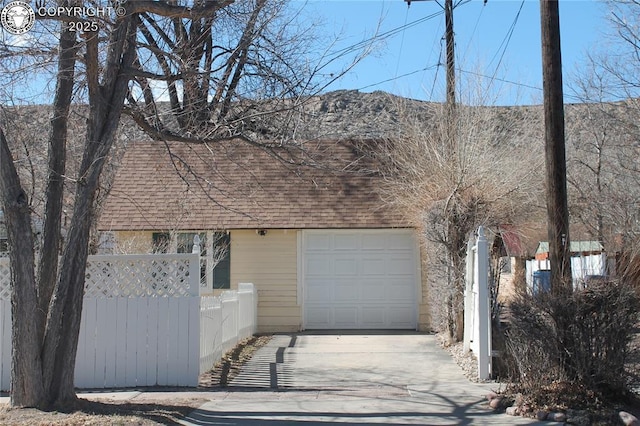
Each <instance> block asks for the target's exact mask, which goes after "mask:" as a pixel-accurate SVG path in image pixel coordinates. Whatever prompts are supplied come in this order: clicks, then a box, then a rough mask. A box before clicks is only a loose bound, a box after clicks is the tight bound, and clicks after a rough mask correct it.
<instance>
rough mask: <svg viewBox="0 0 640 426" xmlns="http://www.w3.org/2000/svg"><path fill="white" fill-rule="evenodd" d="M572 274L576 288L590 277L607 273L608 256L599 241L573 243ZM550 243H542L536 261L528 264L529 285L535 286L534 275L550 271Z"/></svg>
mask: <svg viewBox="0 0 640 426" xmlns="http://www.w3.org/2000/svg"><path fill="white" fill-rule="evenodd" d="M569 250H570V252H571V274H572V275H573V282H574V286H576V285H577V284H579V283H584V281H585V280H586V279H587V278H588V277H589V276H602V275H606V273H607V256H606V253H605V250H604V247H603V245H602V244H601V243H600V242H599V241H571V242H570V243H569ZM549 269H551V264H550V261H549V242H548V241H542V242H540V243H539V244H538V248H537V249H536V253H535V259H534V260H531V261H528V262H527V284H528V285H529V286H531V285H532V284H533V273H534V272H535V271H538V270H549Z"/></svg>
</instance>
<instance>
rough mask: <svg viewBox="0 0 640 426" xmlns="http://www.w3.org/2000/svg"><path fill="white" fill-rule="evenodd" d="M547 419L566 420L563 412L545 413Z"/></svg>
mask: <svg viewBox="0 0 640 426" xmlns="http://www.w3.org/2000/svg"><path fill="white" fill-rule="evenodd" d="M547 420H549V421H550V422H561V423H564V422H566V421H567V415H566V414H565V413H549V414H547Z"/></svg>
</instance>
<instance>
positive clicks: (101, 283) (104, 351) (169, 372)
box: [0, 254, 200, 390]
mask: <svg viewBox="0 0 640 426" xmlns="http://www.w3.org/2000/svg"><path fill="white" fill-rule="evenodd" d="M199 264H200V261H199V256H198V255H197V254H195V255H194V254H170V255H123V256H102V255H100V256H89V259H88V264H87V276H86V286H85V299H84V305H83V311H82V320H81V321H82V322H81V326H80V338H79V343H78V354H77V359H76V372H75V374H76V377H75V380H76V385H77V386H78V387H82V388H105V387H121V386H123V387H130V386H152V385H169V386H195V385H197V383H198V374H199V355H200V350H199V349H200V348H199V344H200V342H199V337H200V313H199V312H200V297H199V289H200V265H199ZM9 286H10V277H9V264H8V259H0V296H1V297H2V300H1V301H0V303H1V304H2V305H1V306H0V308H1V309H2V313H1V315H0V321H1V323H0V332H2V341H1V343H0V344H1V347H0V362H1V363H2V365H1V368H2V372H1V374H0V380H1V382H0V388H1V389H2V390H7V389H8V388H9V384H10V380H9V379H10V376H9V374H10V356H11V336H10V331H11V307H10V302H9V296H10V290H9V289H10V287H9Z"/></svg>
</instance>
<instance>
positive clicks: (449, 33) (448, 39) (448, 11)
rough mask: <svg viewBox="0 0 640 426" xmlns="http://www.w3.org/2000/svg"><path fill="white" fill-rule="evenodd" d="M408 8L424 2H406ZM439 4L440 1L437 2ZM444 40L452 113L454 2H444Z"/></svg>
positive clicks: (454, 98) (454, 74) (448, 103)
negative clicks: (413, 3)
mask: <svg viewBox="0 0 640 426" xmlns="http://www.w3.org/2000/svg"><path fill="white" fill-rule="evenodd" d="M404 1H405V2H406V3H407V7H409V6H411V2H412V1H423V0H404ZM436 2H437V3H438V4H440V2H439V1H437V0H436ZM444 22H445V30H444V39H445V45H446V46H445V47H446V48H445V50H446V52H447V55H446V62H447V64H446V66H447V107H448V109H449V110H450V111H451V110H453V109H454V108H455V105H456V68H455V42H454V34H453V0H445V1H444Z"/></svg>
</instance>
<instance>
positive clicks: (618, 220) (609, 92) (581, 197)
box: [569, 1, 640, 256]
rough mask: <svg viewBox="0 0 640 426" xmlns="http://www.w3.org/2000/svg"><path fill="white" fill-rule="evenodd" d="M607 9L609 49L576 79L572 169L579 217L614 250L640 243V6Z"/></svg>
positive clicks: (574, 211) (631, 3)
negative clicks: (639, 161) (639, 96)
mask: <svg viewBox="0 0 640 426" xmlns="http://www.w3.org/2000/svg"><path fill="white" fill-rule="evenodd" d="M607 5H608V7H609V9H608V17H609V22H610V23H611V27H610V28H609V29H608V34H607V36H606V38H605V41H606V44H605V45H603V46H602V49H601V50H597V51H593V52H591V53H590V54H589V56H588V57H587V58H586V60H585V62H586V67H583V68H582V69H581V70H580V71H579V72H577V73H576V75H575V76H574V77H573V86H574V92H575V93H576V94H577V95H578V97H579V98H580V99H581V100H582V101H583V102H584V104H583V105H578V106H575V107H572V108H571V109H569V112H570V115H571V116H572V117H571V122H572V125H571V127H570V129H569V141H570V151H569V152H570V155H571V164H570V169H569V172H570V185H571V201H572V203H571V208H572V214H573V215H574V216H575V217H577V218H578V219H579V220H580V221H581V223H582V224H583V225H584V227H585V228H586V229H587V230H588V232H590V233H591V235H592V236H593V237H594V238H597V239H599V240H600V241H602V242H603V243H604V244H605V247H606V248H607V250H608V251H609V252H610V253H614V252H629V251H634V250H635V249H634V247H637V246H638V244H639V243H640V218H639V217H638V213H637V212H638V208H639V207H640V191H639V190H638V188H640V167H638V162H637V158H638V155H639V154H640V146H639V145H638V140H639V139H640V128H639V127H638V117H639V116H640V104H638V95H639V94H640V79H638V75H640V74H639V73H638V71H640V42H639V40H640V31H639V30H638V28H639V24H640V18H639V17H640V13H639V12H640V2H638V1H625V2H619V1H609V2H607ZM625 256H628V253H627V254H626V255H625Z"/></svg>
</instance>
